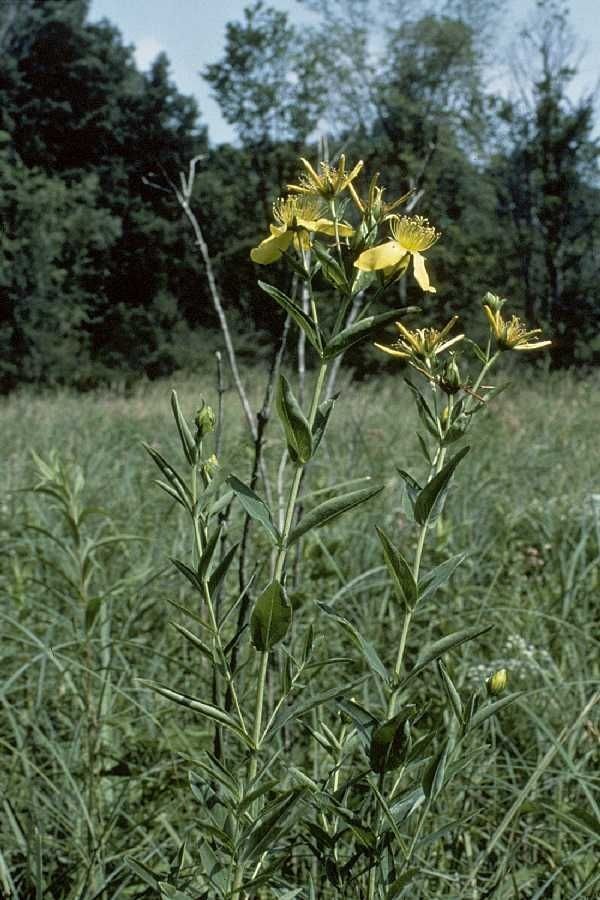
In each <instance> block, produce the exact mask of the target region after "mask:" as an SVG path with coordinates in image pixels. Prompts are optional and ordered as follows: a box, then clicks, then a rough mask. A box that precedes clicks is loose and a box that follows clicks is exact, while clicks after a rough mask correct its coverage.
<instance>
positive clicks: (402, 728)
mask: <svg viewBox="0 0 600 900" xmlns="http://www.w3.org/2000/svg"><path fill="white" fill-rule="evenodd" d="M411 713H412V709H411V710H410V712H407V711H406V710H404V711H403V712H399V713H398V714H397V715H395V716H394V717H393V718H391V719H388V720H387V722H383V724H382V725H379V726H378V727H377V728H376V729H375V730H374V731H373V734H372V735H371V746H370V748H369V762H370V764H371V768H372V770H373V771H374V772H377V774H378V775H383V774H385V772H392V771H393V770H394V769H397V768H398V766H401V765H402V763H403V762H404V759H405V758H406V755H407V753H408V751H409V750H410V746H411V740H410V719H409V717H410V715H411Z"/></svg>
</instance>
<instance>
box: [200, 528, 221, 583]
mask: <svg viewBox="0 0 600 900" xmlns="http://www.w3.org/2000/svg"><path fill="white" fill-rule="evenodd" d="M220 536H221V525H217V526H216V528H213V531H212V533H211V534H209V536H208V540H207V542H206V547H205V548H204V550H203V551H202V558H201V560H200V563H199V565H198V577H199V578H200V579H201V581H204V580H205V579H206V578H207V576H208V571H209V569H210V564H211V562H212V558H213V556H214V553H215V549H216V547H217V542H218V540H219V537H220Z"/></svg>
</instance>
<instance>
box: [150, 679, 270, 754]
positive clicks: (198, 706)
mask: <svg viewBox="0 0 600 900" xmlns="http://www.w3.org/2000/svg"><path fill="white" fill-rule="evenodd" d="M138 680H139V682H140V684H143V685H145V686H146V687H149V688H151V690H153V691H156V693H157V694H160V695H161V696H162V697H166V698H167V700H172V701H173V703H178V704H179V705H180V706H185V707H186V708H187V709H192V710H194V712H199V713H200V714H201V715H203V716H206V718H207V719H211V720H212V721H213V722H216V723H217V724H218V725H223V726H225V728H228V729H229V730H230V731H233V732H234V734H236V735H237V736H238V737H239V738H241V739H242V740H243V741H244V743H245V744H246V745H247V746H248V747H249V748H250V749H254V744H253V741H252V739H251V738H250V735H249V734H247V733H246V732H245V731H242V729H241V728H240V726H239V725H238V724H237V722H236V721H235V719H232V718H231V716H230V715H228V713H226V712H225V710H223V709H221V708H220V707H218V706H214V704H212V703H206V702H205V701H203V700H198V699H196V697H190V696H189V695H188V694H182V693H180V692H179V691H173V690H171V688H169V687H166V685H163V684H160V683H159V682H157V681H147V680H146V679H143V678H140V679H138Z"/></svg>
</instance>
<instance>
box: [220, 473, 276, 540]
mask: <svg viewBox="0 0 600 900" xmlns="http://www.w3.org/2000/svg"><path fill="white" fill-rule="evenodd" d="M227 483H228V484H229V487H230V488H231V490H232V491H233V492H234V494H235V495H236V497H237V498H238V500H239V501H240V503H241V504H242V506H243V507H244V509H245V510H246V512H247V513H248V515H249V516H250V518H251V519H255V520H256V521H257V522H260V524H261V525H262V526H263V528H264V529H265V531H266V532H267V534H268V535H269V537H270V538H271V540H272V541H273V543H274V544H276V545H279V542H280V540H281V535H280V534H279V531H278V530H277V528H276V527H275V525H274V524H273V519H272V517H271V512H270V510H269V507H268V506H267V504H266V503H265V502H264V500H261V498H260V497H259V496H258V494H255V493H254V491H253V490H251V488H249V487H247V486H246V485H245V484H244V483H243V481H240V480H239V478H236V477H235V475H230V476H229V478H228V479H227Z"/></svg>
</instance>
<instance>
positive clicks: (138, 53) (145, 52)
mask: <svg viewBox="0 0 600 900" xmlns="http://www.w3.org/2000/svg"><path fill="white" fill-rule="evenodd" d="M163 50H164V47H163V46H162V44H161V43H160V41H158V40H157V39H156V38H155V37H153V36H152V35H148V36H146V37H143V38H140V39H139V41H136V42H135V51H134V56H135V61H136V63H137V64H138V66H139V68H140V69H147V68H148V66H149V65H150V63H151V62H152V61H153V60H154V59H155V58H156V57H157V56H158V54H159V53H161V52H162V51H163Z"/></svg>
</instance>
